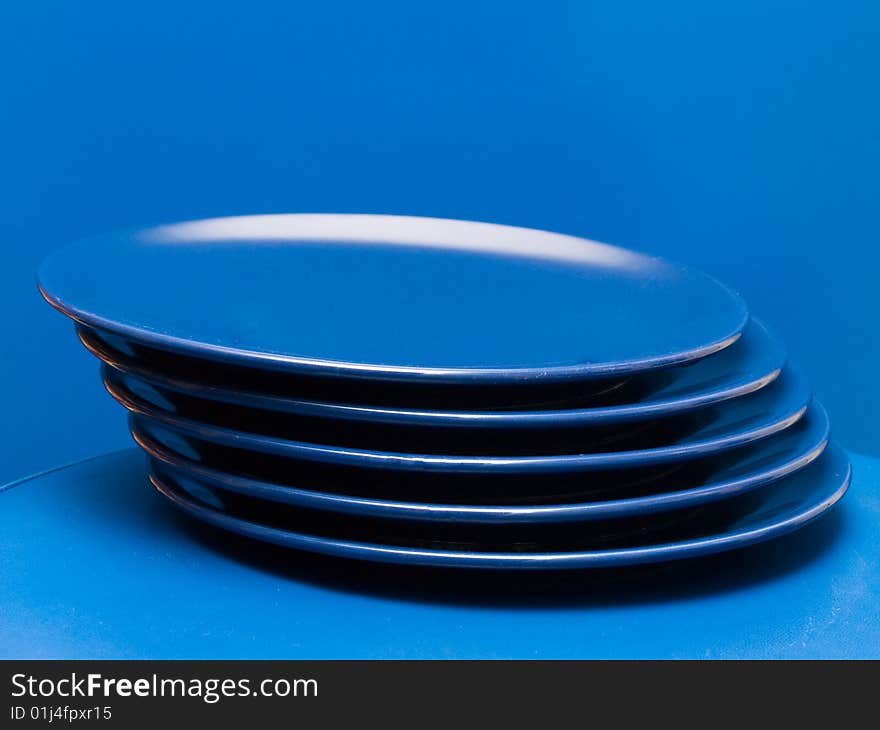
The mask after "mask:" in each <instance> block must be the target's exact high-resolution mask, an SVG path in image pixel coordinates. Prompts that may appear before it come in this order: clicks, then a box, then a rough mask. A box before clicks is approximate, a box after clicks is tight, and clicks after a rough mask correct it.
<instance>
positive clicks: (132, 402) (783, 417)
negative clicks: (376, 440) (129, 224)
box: [104, 368, 810, 474]
mask: <svg viewBox="0 0 880 730" xmlns="http://www.w3.org/2000/svg"><path fill="white" fill-rule="evenodd" d="M104 382H105V385H106V387H107V389H108V391H109V392H110V394H111V395H112V396H113V397H114V398H116V399H117V400H118V401H119V402H120V403H121V404H122V405H123V406H125V407H126V408H127V409H128V410H129V411H131V412H132V413H133V414H134V416H133V425H134V426H135V427H136V428H138V429H139V430H141V431H144V432H146V433H147V434H148V435H149V436H152V437H153V438H155V439H157V440H158V441H159V442H160V443H162V444H164V445H167V446H171V448H173V449H174V450H175V451H178V452H180V453H187V451H192V447H191V446H190V443H191V442H192V441H195V442H196V445H197V444H198V443H203V444H213V445H218V446H222V447H228V448H233V449H239V450H245V451H249V452H252V453H253V454H254V455H273V456H280V457H286V458H291V459H298V460H304V461H313V462H322V463H328V464H334V465H337V466H348V467H371V468H379V469H398V470H408V471H416V472H441V473H482V474H492V473H495V474H502V473H506V474H526V473H536V474H540V473H552V472H577V471H586V470H592V469H612V468H624V467H626V468H629V467H633V468H635V467H642V466H650V465H654V464H663V463H670V462H680V461H683V460H687V459H694V458H697V457H702V456H709V455H712V454H718V453H722V452H724V451H727V450H730V449H733V448H736V447H738V446H744V445H746V444H748V443H751V442H753V441H757V440H759V439H762V438H766V437H768V436H771V435H773V434H775V433H778V432H780V431H782V430H784V429H786V428H788V427H789V426H791V425H792V424H794V423H796V422H797V421H798V419H800V418H801V416H802V415H803V414H804V412H805V411H806V409H807V405H808V404H809V401H810V389H809V386H808V384H807V383H806V381H805V379H804V377H803V376H802V375H801V374H800V372H799V371H797V370H794V369H789V370H786V372H784V373H783V374H782V375H781V376H780V377H779V378H777V380H775V381H774V382H773V383H771V384H770V385H768V386H767V387H766V388H762V389H761V390H759V391H758V392H756V393H752V394H751V395H748V396H744V397H742V398H739V399H737V400H735V401H730V402H727V403H724V404H722V405H721V406H719V407H716V408H710V409H707V410H705V411H701V412H700V419H699V424H701V425H699V424H692V420H693V419H688V420H687V424H686V425H688V426H689V429H688V430H687V431H686V435H684V436H681V437H679V438H675V437H674V436H673V435H671V434H673V433H675V430H674V429H675V428H676V424H673V423H671V422H662V423H657V424H653V428H654V429H657V430H662V431H663V434H664V439H666V442H665V443H664V444H663V445H662V446H653V447H649V448H637V449H629V450H619V451H608V450H606V451H596V450H594V449H595V443H593V442H591V449H593V450H591V451H589V452H587V453H563V454H559V453H553V454H545V455H518V454H517V455H498V456H485V455H483V456H480V455H472V454H425V453H404V452H393V451H380V450H375V449H364V448H353V447H351V446H346V445H341V444H333V445H330V444H321V443H313V442H307V441H300V440H294V439H291V438H282V437H279V436H272V435H266V434H258V433H256V432H254V431H243V430H239V429H237V428H230V427H228V426H218V425H212V424H210V423H205V422H202V421H199V420H194V419H192V418H188V417H185V416H180V415H177V414H175V413H174V412H173V408H174V406H175V404H174V403H171V402H168V403H163V404H161V405H157V404H155V403H150V402H148V401H147V400H145V399H144V398H143V397H142V394H138V395H135V394H134V393H132V392H131V390H130V389H128V388H127V387H126V386H125V385H123V384H121V383H120V382H119V380H118V378H117V376H116V374H115V373H114V372H113V371H112V370H110V369H106V368H105V377H104ZM215 415H216V414H215ZM221 415H222V414H221ZM252 421H253V423H252V424H249V425H250V426H251V428H254V429H258V428H259V427H260V425H261V418H260V415H259V413H256V414H255V416H254V417H253V419H252ZM681 426H682V424H678V426H677V427H679V428H680V427H681ZM583 439H584V442H585V443H586V442H590V441H591V440H590V436H589V434H588V433H587V434H584V435H583ZM255 458H259V456H255Z"/></svg>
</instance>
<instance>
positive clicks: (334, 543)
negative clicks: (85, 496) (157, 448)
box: [149, 443, 852, 570]
mask: <svg viewBox="0 0 880 730" xmlns="http://www.w3.org/2000/svg"><path fill="white" fill-rule="evenodd" d="M826 455H827V458H829V459H831V458H834V459H838V460H839V461H840V462H841V465H842V464H843V463H845V464H846V466H845V467H844V468H843V474H842V477H841V479H840V480H839V483H837V484H836V486H835V487H834V489H833V490H830V488H829V490H825V491H823V493H822V495H823V496H822V498H821V499H817V500H815V501H814V502H812V503H810V504H809V505H807V506H806V507H803V506H802V507H801V508H800V509H798V510H797V511H795V512H791V511H789V513H788V516H787V517H786V518H785V519H781V520H778V521H775V522H774V521H771V522H769V523H765V524H763V525H759V526H757V527H755V528H752V529H747V530H744V531H739V532H722V533H718V534H713V535H711V536H704V537H701V538H691V539H688V540H681V541H678V542H667V543H659V544H655V545H642V546H638V547H631V548H613V549H609V550H601V549H600V550H591V551H571V552H558V553H557V552H554V553H547V552H544V553H503V552H485V553H481V552H475V551H472V552H465V551H450V550H436V549H426V548H412V547H401V546H390V545H382V544H379V543H363V542H359V541H354V540H341V539H335V538H326V537H319V536H315V535H309V534H308V533H301V532H295V531H290V530H283V529H281V528H274V527H269V526H266V525H260V524H258V523H253V522H250V521H248V520H244V519H242V518H239V517H234V516H231V515H226V514H222V513H220V512H217V511H216V510H214V509H211V508H210V507H207V506H203V505H199V504H195V503H194V502H193V501H192V500H191V499H190V500H187V499H186V498H185V497H182V496H181V495H180V494H178V492H177V491H176V490H174V489H172V488H169V487H168V486H167V485H164V484H163V483H162V481H161V480H159V479H157V478H156V477H155V475H153V474H152V473H151V474H150V475H149V479H150V481H151V483H152V484H153V486H154V487H155V488H156V489H157V490H158V491H159V493H160V494H162V496H163V497H165V498H166V499H168V500H169V501H170V502H172V503H173V504H174V505H175V506H176V507H177V508H179V509H182V510H183V511H184V512H186V513H188V514H190V515H191V516H192V517H194V518H196V519H199V520H201V521H202V522H207V523H209V524H213V525H214V526H216V527H219V528H221V529H225V530H227V531H230V532H235V533H237V534H240V535H243V536H245V537H250V538H254V539H257V540H262V541H264V542H272V543H274V544H277V545H281V546H283V547H288V548H293V549H300V550H309V549H310V547H311V548H312V549H311V552H321V553H323V554H327V555H333V556H335V557H341V558H353V559H360V560H372V561H377V562H386V563H396V564H406V565H412V566H426V567H427V566H433V567H449V568H467V569H475V568H484V569H493V570H494V569H517V568H518V569H522V568H531V569H584V568H598V567H611V566H622V565H635V564H645V563H653V562H660V561H665V560H676V559H683V558H689V557H699V556H703V555H709V554H712V553H718V552H723V551H725V550H731V549H734V548H742V547H747V546H748V545H753V544H756V543H758V542H763V541H765V540H769V539H771V538H774V537H778V536H781V535H784V534H786V533H787V532H791V531H793V530H795V529H797V528H799V527H802V526H804V525H806V524H808V523H809V522H812V521H813V520H815V519H816V518H818V517H820V516H821V515H822V514H823V513H825V512H826V511H828V510H829V509H830V508H831V507H833V506H834V505H835V504H836V503H837V502H838V501H840V499H841V498H842V497H843V495H844V494H845V493H846V491H847V490H848V489H849V486H850V483H851V480H852V464H851V462H850V461H849V458H848V457H847V456H846V453H845V452H844V451H843V449H841V448H840V447H838V446H837V445H836V444H833V443H832V444H831V445H830V446H829V449H828V451H827V452H826ZM236 527H241V528H243V529H236ZM272 537H278V538H280V539H279V540H273V539H271V538H272ZM291 541H293V542H297V543H298V544H297V545H293V544H290V542H291ZM316 546H319V547H323V548H324V549H323V550H317V549H314V548H315V547H316ZM368 556H369V557H368ZM395 558H396V559H395ZM401 558H403V560H401Z"/></svg>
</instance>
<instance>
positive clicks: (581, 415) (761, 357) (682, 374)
mask: <svg viewBox="0 0 880 730" xmlns="http://www.w3.org/2000/svg"><path fill="white" fill-rule="evenodd" d="M79 336H80V339H81V340H82V342H83V344H84V345H85V346H86V347H87V348H88V349H89V350H90V351H91V352H92V353H94V354H95V355H96V356H97V357H99V358H100V359H101V360H103V361H104V362H105V363H107V364H108V365H110V366H111V367H113V368H115V369H116V370H118V371H120V372H121V373H125V374H127V375H130V376H133V377H136V378H140V379H142V380H145V381H147V382H148V383H150V384H152V385H153V386H155V387H157V388H161V389H164V390H167V391H171V392H172V393H181V394H186V395H191V396H194V397H198V398H203V399H205V400H209V401H215V402H219V403H228V404H233V405H238V406H245V407H248V408H256V409H260V410H267V411H275V412H281V413H289V414H292V415H295V416H305V417H318V418H331V419H339V420H345V421H364V422H369V423H380V424H395V425H402V426H428V427H440V428H566V427H568V428H576V427H583V426H590V425H603V426H604V425H609V424H611V423H618V422H626V421H635V420H639V419H646V418H657V417H660V416H668V415H673V414H679V413H685V412H689V411H694V410H697V409H699V408H703V407H706V406H710V405H713V404H717V403H719V402H721V401H724V400H728V399H730V398H736V397H739V396H742V395H746V394H748V393H751V392H754V391H756V390H759V389H760V388H762V387H764V386H765V385H767V384H768V383H770V382H772V381H773V380H774V379H775V378H776V377H777V376H778V375H779V373H780V372H781V370H782V367H783V365H784V364H785V350H784V348H783V347H782V346H781V344H780V343H779V341H778V340H777V339H776V338H775V337H773V336H771V335H770V333H769V332H768V331H767V329H766V328H765V327H764V326H763V325H762V324H760V323H759V322H756V321H754V320H752V321H751V322H750V323H749V325H748V326H747V328H746V329H745V331H744V332H743V335H742V338H741V339H740V340H739V341H737V342H736V343H735V344H733V345H732V346H731V347H728V348H726V349H724V350H722V351H721V352H719V353H716V354H714V355H711V356H709V357H706V358H703V359H701V360H699V361H697V362H696V363H693V364H690V365H686V366H680V367H678V368H674V369H671V370H667V371H664V372H662V373H658V374H648V375H645V376H642V379H641V380H642V381H644V382H642V383H640V384H639V385H638V387H636V386H635V384H634V383H630V384H618V385H617V388H616V389H617V391H618V396H619V397H621V398H623V397H625V395H626V393H627V392H632V393H633V395H634V396H637V397H639V398H640V399H639V400H636V401H635V402H623V403H617V402H616V403H615V404H614V405H606V406H593V407H583V408H571V407H565V406H562V407H559V408H553V409H543V410H504V411H499V410H494V411H490V410H482V411H474V410H470V411H453V410H433V409H430V410H429V409H425V408H404V407H397V406H395V407H385V406H379V405H375V404H364V403H358V404H348V403H340V402H328V401H316V400H306V399H302V398H291V397H284V396H279V395H276V394H273V393H269V392H255V391H248V390H241V389H240V388H237V387H236V384H235V383H231V384H227V383H222V384H213V383H206V382H205V378H206V376H210V373H205V372H204V370H205V369H204V368H201V372H199V371H195V370H194V372H193V373H192V374H191V375H189V376H188V377H181V376H179V375H178V374H177V373H178V372H179V370H178V371H175V372H174V373H170V372H169V371H168V370H166V371H160V370H157V369H156V368H155V367H152V366H147V365H145V364H144V363H143V361H142V359H139V358H136V357H132V356H129V355H126V354H125V353H124V352H120V351H115V350H114V349H112V348H111V347H109V346H108V345H107V343H105V342H103V341H102V339H101V338H100V335H98V334H97V333H95V332H93V331H89V330H87V329H85V328H81V329H80V331H79ZM605 395H607V394H605Z"/></svg>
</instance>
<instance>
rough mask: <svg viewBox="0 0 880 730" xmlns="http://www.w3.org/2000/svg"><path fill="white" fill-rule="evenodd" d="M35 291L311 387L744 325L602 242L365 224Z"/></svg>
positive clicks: (176, 233) (113, 250) (606, 371)
mask: <svg viewBox="0 0 880 730" xmlns="http://www.w3.org/2000/svg"><path fill="white" fill-rule="evenodd" d="M39 279H40V289H41V291H42V292H43V295H44V296H45V297H46V299H47V300H48V301H49V302H50V303H51V304H53V305H54V306H55V307H57V308H58V309H59V310H61V311H62V312H64V313H65V314H67V315H68V316H70V317H72V318H74V319H75V320H77V321H78V322H81V323H83V324H85V325H88V326H92V327H96V328H98V329H101V330H106V331H108V332H110V333H113V334H116V335H121V336H124V337H128V338H131V339H132V340H135V341H138V342H141V343H144V344H147V345H150V346H154V347H157V348H160V349H165V350H170V351H174V352H180V353H184V354H188V355H194V356H199V357H203V358H209V359H211V360H215V361H222V362H227V363H235V364H239V365H245V366H256V367H259V368H269V369H279V370H283V371H285V372H289V373H298V374H305V375H329V376H344V377H346V378H378V379H383V380H394V381H410V382H412V381H415V382H449V383H457V384H461V383H477V384H491V383H520V382H526V383H534V382H537V383H550V382H555V381H569V380H588V379H594V378H607V377H616V376H619V375H623V374H630V373H635V372H642V371H645V370H651V369H656V368H662V367H667V366H670V365H675V364H680V363H684V362H688V361H691V360H694V359H697V358H700V357H703V356H705V355H709V354H711V353H713V352H716V351H718V350H721V349H722V348H724V347H726V346H728V345H730V344H731V343H732V342H734V341H735V340H736V339H737V337H738V336H739V334H740V333H741V331H742V329H743V328H744V327H745V325H746V321H747V319H748V316H747V312H746V307H745V304H744V303H743V301H742V300H741V299H740V297H739V296H738V295H736V294H735V293H733V292H731V291H730V290H729V289H727V288H725V287H724V286H722V285H721V284H719V283H718V282H717V281H715V280H714V279H712V278H710V277H708V276H706V275H704V274H702V273H699V272H696V271H691V270H689V269H687V268H684V267H681V266H677V265H673V264H670V263H667V262H664V261H661V260H658V259H655V258H651V257H648V256H644V255H641V254H638V253H634V252H631V251H627V250H625V249H621V248H617V247H614V246H609V245H606V244H601V243H596V242H593V241H587V240H584V239H580V238H575V237H572V236H565V235H560V234H555V233H548V232H544V231H536V230H530V229H523V228H513V227H509V226H499V225H492V224H488V223H472V222H465V221H452V220H440V219H431V218H411V217H402V216H400V217H398V216H373V215H270V216H251V217H240V218H220V219H214V220H203V221H192V222H188V223H178V224H174V225H167V226H160V227H155V228H147V229H141V230H134V231H128V232H123V233H116V234H111V235H106V236H102V237H97V238H93V239H88V240H85V241H81V242H79V243H75V244H72V245H70V246H67V247H65V248H63V249H61V250H59V251H57V252H56V253H55V254H53V255H52V256H50V257H49V258H48V259H47V260H46V261H45V262H44V263H43V265H42V267H41V269H40V275H39Z"/></svg>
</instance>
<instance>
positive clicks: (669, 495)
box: [134, 402, 830, 524]
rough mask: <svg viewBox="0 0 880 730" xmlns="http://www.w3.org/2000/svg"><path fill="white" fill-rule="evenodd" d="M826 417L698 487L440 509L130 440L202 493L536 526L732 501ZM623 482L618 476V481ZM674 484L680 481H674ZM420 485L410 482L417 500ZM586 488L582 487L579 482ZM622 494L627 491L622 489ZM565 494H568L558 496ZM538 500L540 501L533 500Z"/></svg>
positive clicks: (785, 469) (746, 455) (805, 447)
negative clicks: (231, 467) (274, 478)
mask: <svg viewBox="0 0 880 730" xmlns="http://www.w3.org/2000/svg"><path fill="white" fill-rule="evenodd" d="M829 430H830V429H829V423H828V416H827V414H826V413H825V409H824V408H822V406H821V405H819V404H818V403H816V402H814V403H813V406H812V407H811V408H810V410H809V411H808V412H807V414H806V415H805V416H804V418H802V419H801V420H800V421H799V422H798V423H797V424H795V425H794V426H792V427H791V428H789V429H786V430H785V431H783V432H782V433H780V434H778V435H776V436H774V437H772V438H769V439H766V440H763V441H761V442H759V443H757V444H754V445H753V446H751V447H746V448H745V449H743V450H741V451H738V452H736V454H735V455H733V456H731V458H730V459H729V463H727V464H725V465H723V466H721V467H720V468H715V469H713V470H712V471H711V472H710V473H709V474H708V476H706V477H705V478H703V479H702V480H701V481H699V482H698V483H693V484H690V483H689V484H685V483H684V482H686V481H687V480H686V478H685V477H683V476H680V475H678V473H677V472H676V474H674V475H673V476H672V479H671V481H670V480H667V482H668V485H664V487H663V490H662V492H661V491H660V489H658V488H657V486H656V485H654V484H652V485H651V490H652V492H654V491H655V490H656V493H651V494H647V495H642V496H636V497H630V498H623V499H620V498H618V499H609V500H604V499H603V500H600V501H586V500H590V496H589V490H588V489H587V490H584V491H583V492H582V494H581V500H583V501H581V500H579V501H576V502H568V503H563V502H561V501H559V500H555V501H554V503H551V504H548V503H547V496H548V495H547V494H546V491H547V490H546V485H544V488H543V489H542V486H541V485H540V484H539V485H536V486H535V487H534V491H535V492H536V493H539V494H536V497H535V499H536V502H537V503H534V504H522V503H518V504H506V505H505V504H440V503H436V502H418V501H400V500H394V499H384V498H379V497H375V496H363V495H361V494H352V493H345V492H327V491H315V490H310V489H303V488H298V487H294V486H290V485H287V484H278V483H273V482H268V481H265V480H260V479H254V478H250V477H247V476H242V475H238V474H231V473H229V472H226V471H222V470H219V469H216V468H212V467H211V466H210V465H205V464H200V463H197V462H195V461H193V460H191V459H186V458H185V457H181V456H180V455H178V454H175V453H174V452H172V451H170V450H168V449H167V448H165V447H163V446H162V445H160V444H159V443H157V442H156V441H154V440H153V439H151V438H150V437H149V436H147V435H146V434H143V433H140V432H138V431H137V430H135V432H134V437H135V440H136V441H137V442H138V444H140V446H141V447H142V448H143V449H144V450H145V451H146V452H147V453H148V454H149V455H150V457H151V461H152V464H153V471H154V473H156V474H157V475H159V477H160V478H161V475H162V474H168V475H169V476H170V477H171V478H172V480H175V481H180V480H181V479H188V480H191V481H194V482H196V483H198V484H200V485H202V486H203V487H204V488H205V489H209V490H210V489H221V490H225V491H229V492H236V493H239V494H244V495H246V496H249V497H255V498H258V499H265V500H270V501H275V502H279V503H283V504H289V505H294V506H297V507H303V508H306V509H321V510H328V511H332V512H339V513H345V514H351V515H357V516H362V517H372V518H377V519H403V520H424V521H434V520H436V521H448V522H458V523H463V522H471V523H487V524H488V523H495V524H512V523H526V524H531V523H539V522H572V521H584V520H599V519H611V518H619V517H629V516H634V515H642V514H649V513H654V512H661V511H665V510H674V509H682V508H686V507H694V506H697V505H701V504H706V503H709V502H712V501H715V500H718V499H723V498H728V497H733V496H736V495H739V494H743V493H744V492H747V491H749V490H752V489H756V488H758V487H761V486H765V485H767V484H769V483H771V482H774V481H776V480H778V479H780V478H782V477H785V476H787V475H789V474H791V473H793V472H795V471H797V470H799V469H802V468H804V467H806V466H807V465H809V464H811V463H812V462H813V461H814V460H815V459H817V458H818V457H819V456H820V455H821V454H822V452H823V451H824V449H825V446H826V444H827V443H828V437H829ZM624 481H625V477H624V475H622V474H621V476H620V482H621V483H623V482H624ZM676 481H678V484H676ZM418 486H419V485H418V483H417V482H416V483H415V484H413V485H412V487H413V492H414V496H415V497H416V498H418V493H419V488H418ZM581 486H582V489H584V485H581ZM624 491H625V489H624ZM564 497H570V495H564ZM538 499H540V501H537V500H538Z"/></svg>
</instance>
